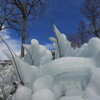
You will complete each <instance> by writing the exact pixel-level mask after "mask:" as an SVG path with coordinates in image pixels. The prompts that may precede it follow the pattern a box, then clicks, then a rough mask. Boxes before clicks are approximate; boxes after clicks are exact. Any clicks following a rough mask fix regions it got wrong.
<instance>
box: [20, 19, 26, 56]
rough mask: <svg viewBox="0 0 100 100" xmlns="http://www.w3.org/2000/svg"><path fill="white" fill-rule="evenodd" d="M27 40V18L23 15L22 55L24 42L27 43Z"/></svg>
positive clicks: (22, 53) (22, 54)
mask: <svg viewBox="0 0 100 100" xmlns="http://www.w3.org/2000/svg"><path fill="white" fill-rule="evenodd" d="M25 40H26V18H25V17H23V24H22V43H21V57H23V56H24V47H23V44H25Z"/></svg>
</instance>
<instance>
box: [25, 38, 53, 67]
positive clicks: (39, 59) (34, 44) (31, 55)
mask: <svg viewBox="0 0 100 100" xmlns="http://www.w3.org/2000/svg"><path fill="white" fill-rule="evenodd" d="M24 48H25V49H26V54H25V56H24V61H25V62H27V63H28V64H30V65H35V66H40V65H43V64H45V63H48V62H49V61H51V60H52V54H51V52H50V50H48V49H46V47H44V46H43V45H40V44H39V43H38V41H37V40H35V39H32V40H31V45H24Z"/></svg>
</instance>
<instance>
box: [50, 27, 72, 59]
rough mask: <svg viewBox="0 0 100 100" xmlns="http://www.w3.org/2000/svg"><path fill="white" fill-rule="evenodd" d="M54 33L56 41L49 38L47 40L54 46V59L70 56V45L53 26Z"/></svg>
mask: <svg viewBox="0 0 100 100" xmlns="http://www.w3.org/2000/svg"><path fill="white" fill-rule="evenodd" d="M54 32H55V34H56V37H57V39H55V38H53V37H51V38H49V39H50V40H51V41H52V42H53V43H54V45H55V48H56V51H55V58H60V57H66V56H72V55H73V54H72V53H73V52H72V48H71V43H70V42H69V41H68V40H67V38H66V36H65V35H64V34H61V33H60V31H59V30H58V29H57V27H56V26H55V25H54Z"/></svg>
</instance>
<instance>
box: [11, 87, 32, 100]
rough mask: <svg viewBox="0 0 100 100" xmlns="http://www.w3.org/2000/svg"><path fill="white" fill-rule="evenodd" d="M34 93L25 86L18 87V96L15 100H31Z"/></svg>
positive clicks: (15, 96) (16, 95)
mask: <svg viewBox="0 0 100 100" xmlns="http://www.w3.org/2000/svg"><path fill="white" fill-rule="evenodd" d="M31 98H32V91H31V90H30V89H29V88H27V87H24V86H20V87H18V89H17V91H16V94H15V95H14V97H13V100H31Z"/></svg>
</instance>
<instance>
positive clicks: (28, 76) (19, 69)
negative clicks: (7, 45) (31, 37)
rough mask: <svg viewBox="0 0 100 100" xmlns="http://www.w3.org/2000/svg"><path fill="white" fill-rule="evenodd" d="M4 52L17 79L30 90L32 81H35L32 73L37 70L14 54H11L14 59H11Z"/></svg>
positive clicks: (8, 54)
mask: <svg viewBox="0 0 100 100" xmlns="http://www.w3.org/2000/svg"><path fill="white" fill-rule="evenodd" d="M4 52H5V54H6V55H7V56H8V58H9V59H11V60H12V62H13V66H14V68H15V71H16V73H17V76H18V79H20V80H22V81H23V83H24V84H25V85H26V86H28V87H29V88H32V86H33V81H34V80H35V74H34V73H35V70H36V69H37V68H36V67H35V66H31V65H28V64H27V63H25V62H24V61H23V60H21V59H20V58H19V57H17V56H16V55H14V54H13V56H14V59H12V56H11V54H10V53H9V51H4ZM15 62H16V63H15Z"/></svg>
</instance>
